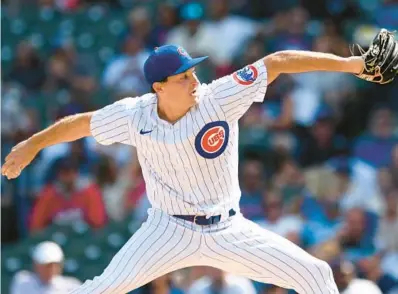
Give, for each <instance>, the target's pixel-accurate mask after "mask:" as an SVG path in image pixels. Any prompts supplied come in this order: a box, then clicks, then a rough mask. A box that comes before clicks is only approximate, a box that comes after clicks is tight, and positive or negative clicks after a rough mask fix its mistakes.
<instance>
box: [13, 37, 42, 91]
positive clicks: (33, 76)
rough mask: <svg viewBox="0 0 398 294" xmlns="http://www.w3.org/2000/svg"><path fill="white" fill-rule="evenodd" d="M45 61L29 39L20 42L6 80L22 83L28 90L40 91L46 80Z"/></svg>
mask: <svg viewBox="0 0 398 294" xmlns="http://www.w3.org/2000/svg"><path fill="white" fill-rule="evenodd" d="M45 79H46V72H45V67H44V62H43V61H42V60H41V58H40V56H39V54H38V52H37V51H36V50H35V48H34V47H33V46H32V44H30V43H29V42H27V41H21V42H20V43H19V44H18V47H17V52H16V58H15V60H14V63H13V65H12V67H11V71H10V73H9V74H8V76H6V80H8V81H13V82H17V83H19V84H21V85H22V86H24V87H25V88H26V89H27V90H30V91H39V90H40V89H41V88H42V87H43V85H44V82H45Z"/></svg>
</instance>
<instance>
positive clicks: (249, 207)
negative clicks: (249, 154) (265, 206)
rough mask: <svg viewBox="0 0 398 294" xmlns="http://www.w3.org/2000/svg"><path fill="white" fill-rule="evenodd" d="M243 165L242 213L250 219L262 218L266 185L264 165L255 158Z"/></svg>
mask: <svg viewBox="0 0 398 294" xmlns="http://www.w3.org/2000/svg"><path fill="white" fill-rule="evenodd" d="M241 166H242V167H241V172H240V175H241V183H240V189H241V191H242V196H241V199H240V207H241V211H242V214H243V215H244V216H245V217H246V218H248V219H250V220H254V219H258V218H262V216H263V211H262V189H263V188H264V186H265V185H264V180H265V170H264V166H263V165H262V163H261V161H258V160H254V159H251V160H246V161H244V162H243V163H242V165H241Z"/></svg>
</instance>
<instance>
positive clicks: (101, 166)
mask: <svg viewBox="0 0 398 294" xmlns="http://www.w3.org/2000/svg"><path fill="white" fill-rule="evenodd" d="M95 176H96V183H97V184H98V186H99V188H100V189H101V191H102V195H103V201H104V205H105V209H106V213H107V215H108V217H109V218H110V219H112V220H115V221H121V220H122V219H123V218H124V217H125V216H126V212H127V211H126V207H125V203H124V196H125V194H126V192H127V190H128V188H129V187H130V186H131V185H132V183H131V182H132V172H131V165H127V166H126V167H124V168H123V169H118V167H117V165H116V162H115V161H114V160H113V158H112V157H110V156H105V155H104V156H102V157H101V158H100V159H99V162H98V163H97V165H96V171H95Z"/></svg>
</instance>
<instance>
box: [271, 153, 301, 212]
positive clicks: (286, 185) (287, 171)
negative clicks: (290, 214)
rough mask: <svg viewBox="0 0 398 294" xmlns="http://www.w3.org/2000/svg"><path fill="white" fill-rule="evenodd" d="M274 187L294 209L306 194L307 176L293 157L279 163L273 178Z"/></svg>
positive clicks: (286, 203)
mask: <svg viewBox="0 0 398 294" xmlns="http://www.w3.org/2000/svg"><path fill="white" fill-rule="evenodd" d="M272 183H273V185H274V188H275V189H277V191H278V192H279V193H280V195H281V196H282V199H283V202H284V203H285V205H287V206H290V207H291V208H292V209H293V210H295V209H294V208H296V207H297V206H296V205H297V204H298V202H299V201H300V199H301V198H302V197H303V196H304V195H305V193H306V191H305V178H304V175H303V173H302V171H301V169H300V167H299V166H298V165H297V163H296V162H295V161H294V160H293V159H292V158H289V157H287V158H284V159H282V160H281V162H280V163H279V166H278V168H277V169H276V172H275V174H274V177H273V179H272Z"/></svg>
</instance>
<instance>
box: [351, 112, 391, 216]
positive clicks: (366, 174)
mask: <svg viewBox="0 0 398 294" xmlns="http://www.w3.org/2000/svg"><path fill="white" fill-rule="evenodd" d="M393 119H394V114H393V113H392V111H391V110H390V109H389V108H388V107H386V106H381V107H378V108H376V109H375V110H374V111H373V113H372V114H371V117H370V121H369V127H368V131H367V132H365V133H364V134H363V135H362V136H360V137H359V138H358V139H357V140H356V142H355V143H354V146H353V151H352V163H351V167H352V183H351V187H350V189H349V191H348V192H347V195H346V197H345V199H344V207H345V208H349V207H353V206H358V205H361V206H363V207H365V208H366V209H368V210H370V211H372V212H374V213H377V214H380V213H381V211H382V207H383V201H382V199H381V198H380V197H381V195H380V193H379V184H378V177H377V173H378V169H379V168H383V167H385V166H388V165H389V164H390V163H391V155H392V151H393V148H394V147H395V145H396V144H397V142H398V139H397V137H396V136H395V135H394V134H393ZM363 195H367V197H363Z"/></svg>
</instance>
